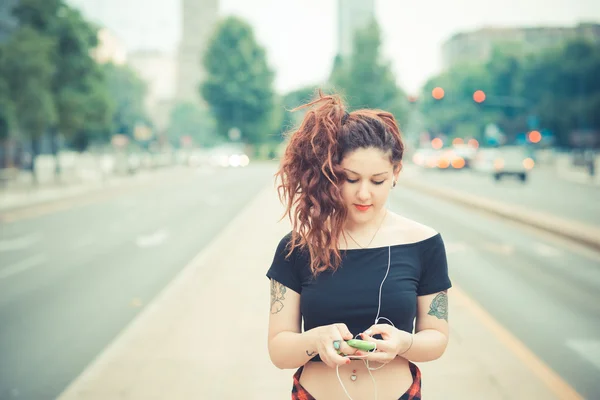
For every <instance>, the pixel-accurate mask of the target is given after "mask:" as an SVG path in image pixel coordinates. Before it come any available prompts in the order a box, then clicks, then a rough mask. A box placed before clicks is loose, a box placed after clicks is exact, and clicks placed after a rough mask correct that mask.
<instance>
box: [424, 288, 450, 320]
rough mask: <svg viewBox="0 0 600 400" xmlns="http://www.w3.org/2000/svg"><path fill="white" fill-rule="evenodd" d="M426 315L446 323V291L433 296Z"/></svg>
mask: <svg viewBox="0 0 600 400" xmlns="http://www.w3.org/2000/svg"><path fill="white" fill-rule="evenodd" d="M427 314H428V315H433V316H434V317H438V319H445V320H446V321H448V294H447V293H446V291H443V292H440V293H438V294H437V296H435V298H434V299H433V300H432V301H431V305H430V306H429V312H428V313H427Z"/></svg>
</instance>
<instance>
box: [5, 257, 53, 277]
mask: <svg viewBox="0 0 600 400" xmlns="http://www.w3.org/2000/svg"><path fill="white" fill-rule="evenodd" d="M45 261H46V256H45V255H43V254H36V255H35V256H33V257H29V258H26V259H25V260H21V261H19V262H16V263H14V264H12V265H9V266H8V267H6V268H3V269H1V270H0V280H2V279H5V278H9V277H11V276H13V275H16V274H19V273H21V272H23V271H27V270H28V269H30V268H33V267H37V266H38V265H41V264H43V263H44V262H45Z"/></svg>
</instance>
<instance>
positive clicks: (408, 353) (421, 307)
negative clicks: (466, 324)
mask: <svg viewBox="0 0 600 400" xmlns="http://www.w3.org/2000/svg"><path fill="white" fill-rule="evenodd" d="M403 333H404V334H405V335H407V338H406V343H408V345H407V346H406V347H405V348H403V349H401V350H400V353H399V355H400V356H401V357H404V358H406V359H407V360H411V361H414V362H426V361H433V360H436V359H438V358H440V357H441V356H442V354H444V351H446V347H447V345H448V338H449V334H450V329H449V325H448V291H446V290H445V291H442V292H438V293H434V294H430V295H426V296H419V297H417V319H416V326H415V334H414V335H412V338H411V337H410V335H411V334H410V333H408V332H403ZM411 341H412V345H411V344H410V343H411ZM406 349H408V350H406Z"/></svg>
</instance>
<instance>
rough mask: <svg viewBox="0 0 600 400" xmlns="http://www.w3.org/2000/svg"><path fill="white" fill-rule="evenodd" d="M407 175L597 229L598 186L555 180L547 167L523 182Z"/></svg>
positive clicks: (468, 175)
mask: <svg viewBox="0 0 600 400" xmlns="http://www.w3.org/2000/svg"><path fill="white" fill-rule="evenodd" d="M410 168H411V171H410V172H411V175H416V176H417V177H419V179H422V180H423V181H424V182H426V183H428V184H432V185H436V186H441V187H451V188H453V189H456V190H461V191H465V192H467V193H470V194H475V195H478V196H484V197H489V198H493V199H495V200H499V201H502V202H507V203H511V204H516V205H520V206H523V207H527V208H531V209H533V210H537V211H542V212H546V213H549V214H552V215H556V216H559V217H563V218H566V219H571V220H575V221H579V222H583V223H587V224H590V225H593V226H600V186H592V185H586V184H582V183H576V182H572V181H568V180H565V179H558V178H556V176H555V174H554V173H553V171H552V170H551V169H550V168H537V169H536V168H534V169H533V170H532V172H531V174H530V176H529V179H528V181H527V182H526V183H521V182H520V181H518V180H517V179H516V178H514V177H505V178H503V179H502V180H501V181H499V182H496V181H494V179H493V178H492V176H491V174H484V173H480V172H474V171H469V170H460V171H451V170H425V169H418V167H414V166H410Z"/></svg>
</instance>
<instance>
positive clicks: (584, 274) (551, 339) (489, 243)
mask: <svg viewBox="0 0 600 400" xmlns="http://www.w3.org/2000/svg"><path fill="white" fill-rule="evenodd" d="M390 207H391V208H392V209H393V210H395V211H396V212H398V213H401V214H403V215H406V216H407V217H409V218H413V219H415V220H417V221H420V222H422V223H424V224H426V225H429V226H431V227H433V228H435V229H436V230H437V231H439V232H441V233H442V235H443V238H444V241H445V244H446V248H447V253H448V259H449V269H450V275H451V279H452V281H453V283H454V284H456V285H458V286H459V287H460V288H461V289H463V291H465V292H466V293H467V294H468V295H469V296H470V297H471V298H473V299H474V300H475V301H476V302H478V303H479V304H480V305H481V306H482V307H483V308H484V309H485V310H486V311H487V312H488V313H489V314H490V315H491V316H492V317H493V318H494V319H495V320H496V321H498V322H499V323H500V324H501V325H502V326H504V327H505V328H506V329H507V330H508V331H510V332H511V333H512V334H513V335H514V336H516V337H517V338H518V339H519V340H520V341H521V342H522V343H524V344H525V345H526V346H527V347H528V348H529V349H530V350H531V351H532V352H533V353H534V354H536V355H537V356H538V357H539V358H540V359H541V360H542V361H543V362H545V363H546V365H548V366H549V367H551V368H552V369H553V370H554V371H555V372H557V373H558V374H559V375H560V376H562V377H563V379H565V380H566V381H567V382H568V383H569V384H570V385H571V386H572V387H573V388H575V389H576V390H577V391H579V393H580V394H582V395H583V396H584V397H585V398H586V399H600V381H599V380H598V377H599V376H600V302H599V301H598V300H599V297H598V294H599V293H600V253H598V252H593V251H592V250H589V249H587V248H584V247H583V246H581V247H579V246H574V245H572V244H569V243H567V242H565V241H563V240H560V239H557V238H555V237H552V236H550V235H549V234H543V233H540V232H537V231H534V230H532V229H524V228H523V227H522V226H520V225H518V224H516V223H512V222H508V221H506V220H502V219H499V218H496V217H492V216H489V215H486V214H483V213H478V212H475V211H472V210H470V209H468V208H466V207H463V206H459V205H455V204H451V203H446V202H444V201H443V200H439V199H436V198H433V197H429V196H426V195H423V194H420V193H417V192H414V191H411V190H408V189H404V188H402V187H401V186H398V187H397V189H396V191H395V192H394V193H393V196H392V198H391V200H390ZM450 321H452V310H451V308H450ZM516 389H517V388H516ZM517 393H518V390H517ZM515 398H519V397H518V396H517V397H515Z"/></svg>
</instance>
